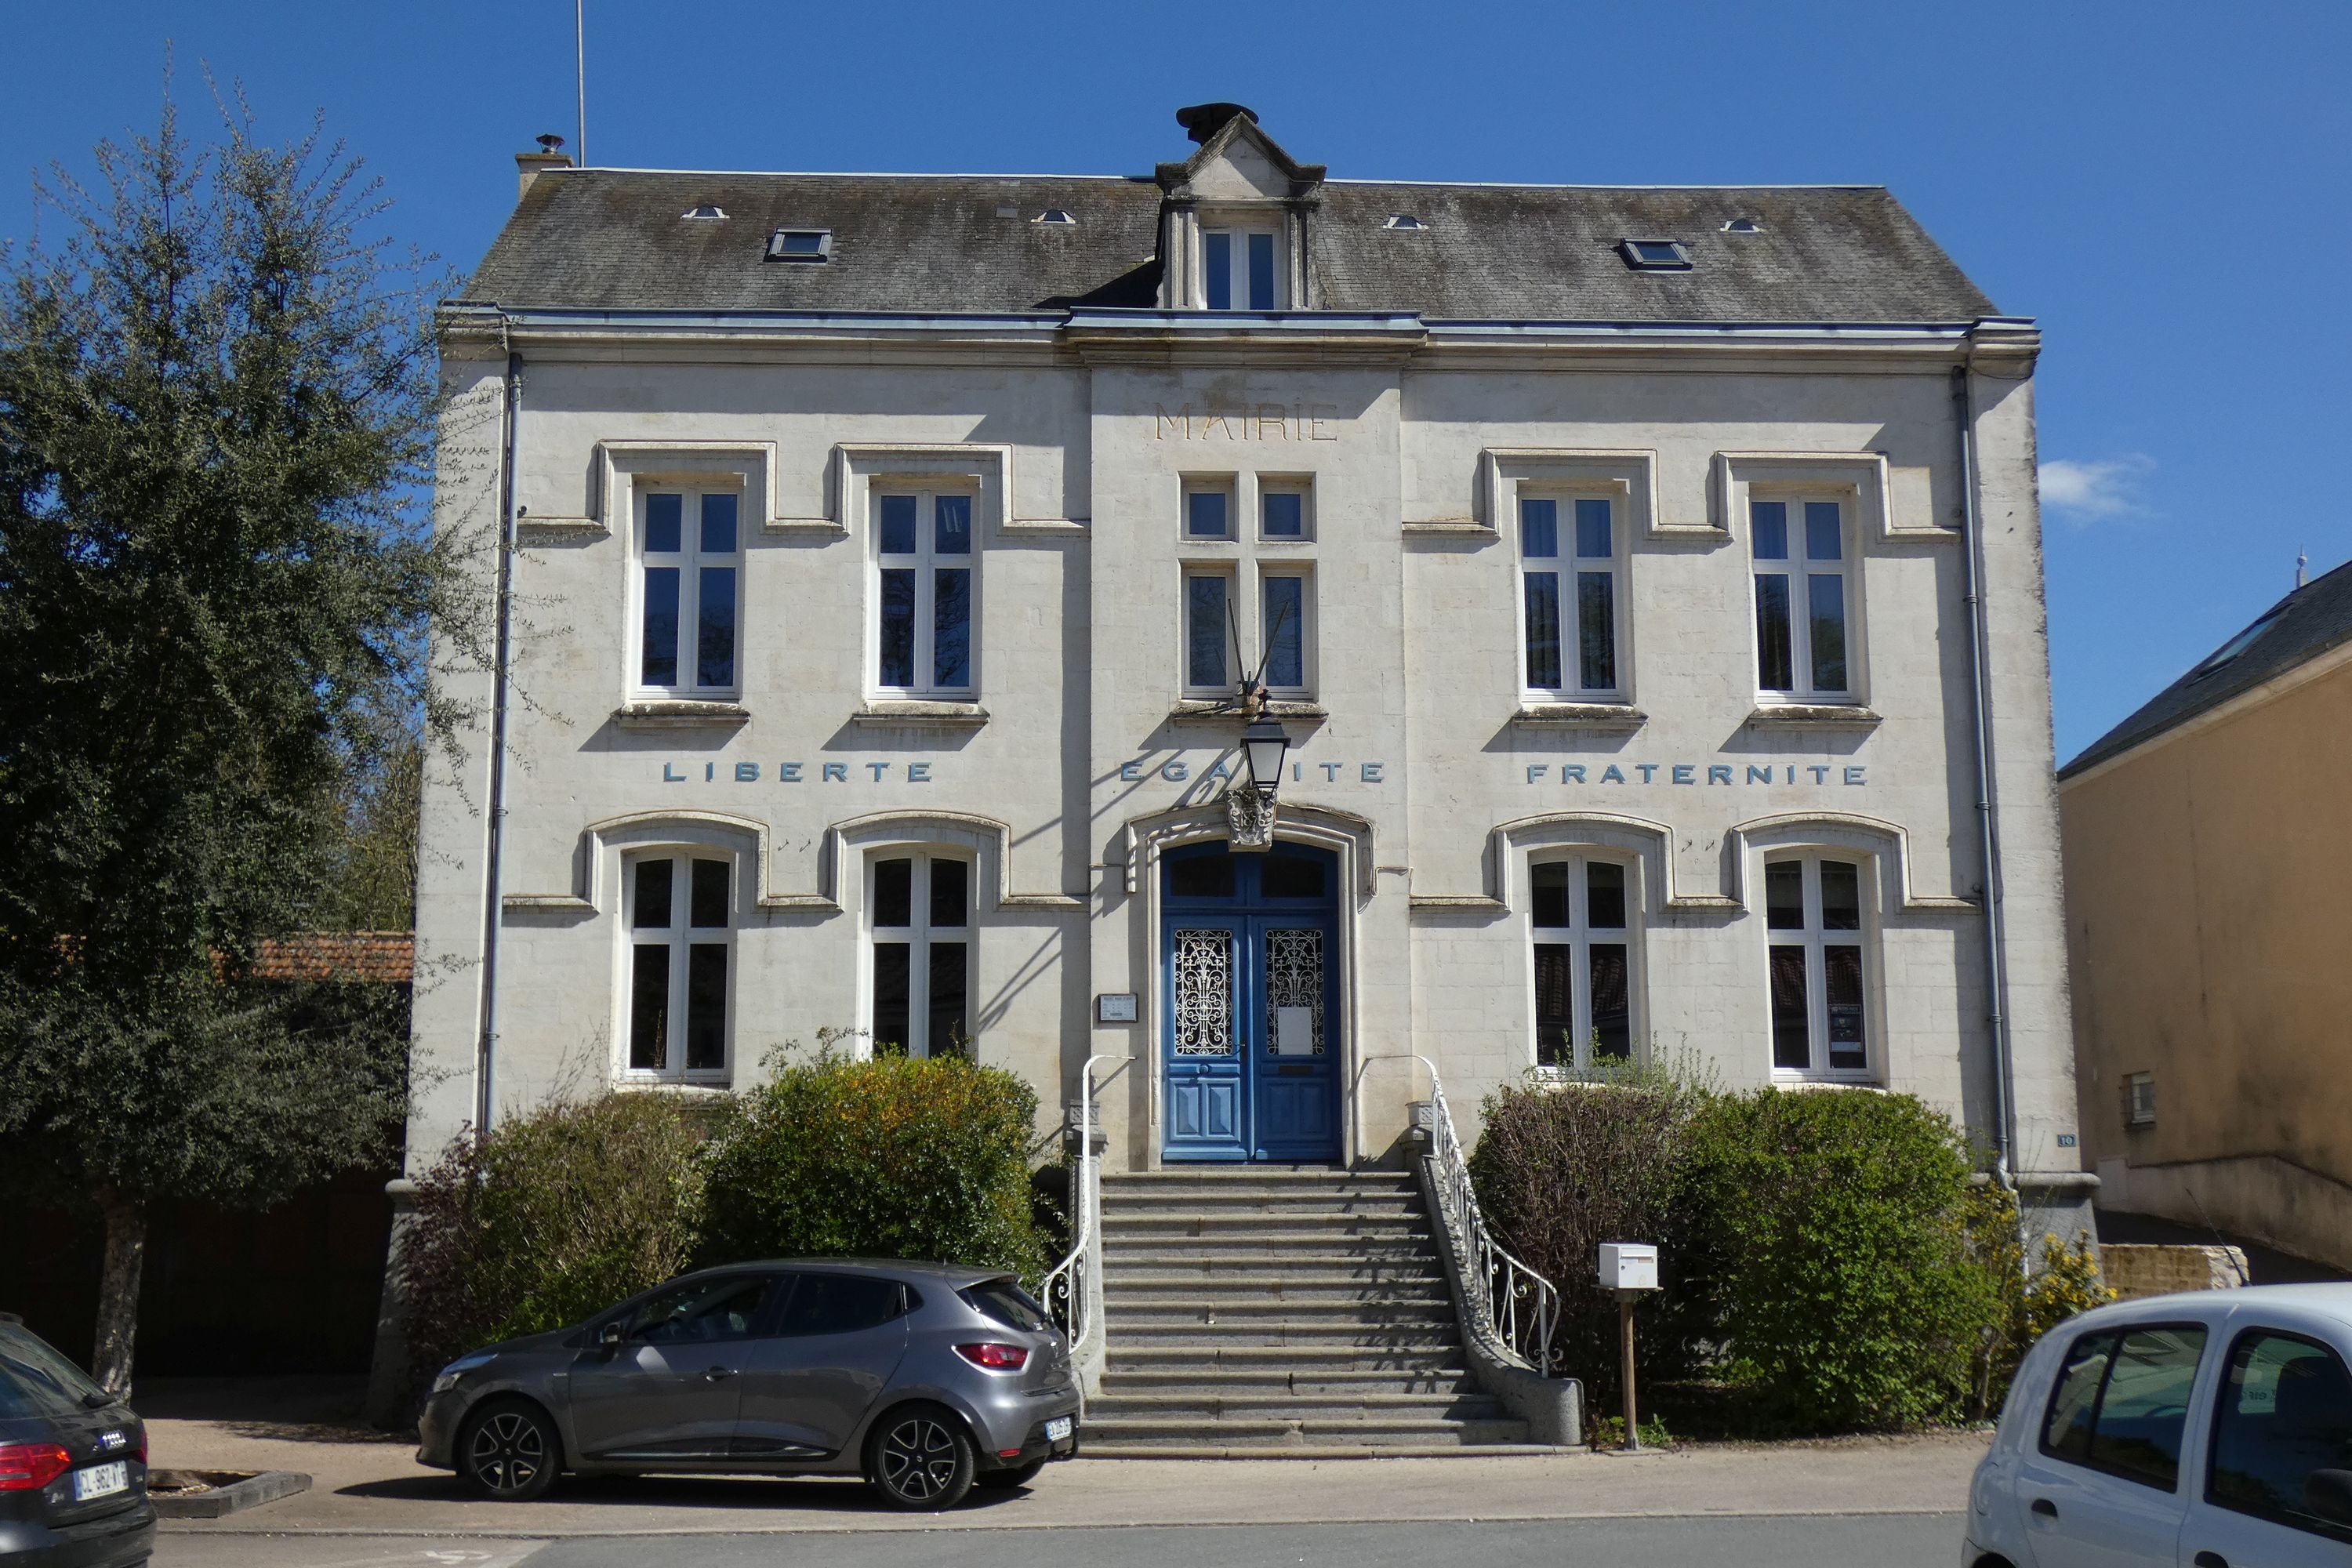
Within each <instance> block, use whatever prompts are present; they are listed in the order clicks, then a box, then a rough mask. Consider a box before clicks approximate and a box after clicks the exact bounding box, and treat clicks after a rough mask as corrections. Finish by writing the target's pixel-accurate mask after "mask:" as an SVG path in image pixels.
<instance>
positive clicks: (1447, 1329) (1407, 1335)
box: [1104, 1320, 1462, 1361]
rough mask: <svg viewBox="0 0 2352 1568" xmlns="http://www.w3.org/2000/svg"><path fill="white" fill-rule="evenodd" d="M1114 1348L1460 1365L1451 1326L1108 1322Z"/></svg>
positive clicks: (1457, 1342)
mask: <svg viewBox="0 0 2352 1568" xmlns="http://www.w3.org/2000/svg"><path fill="white" fill-rule="evenodd" d="M1104 1327H1105V1329H1106V1330H1107V1331H1108V1333H1109V1335H1110V1342H1111V1343H1112V1344H1114V1345H1132V1346H1135V1347H1137V1348H1138V1349H1142V1348H1145V1347H1151V1348H1158V1349H1165V1348H1171V1347H1181V1348H1182V1349H1184V1350H1187V1351H1189V1352H1196V1353H1197V1352H1205V1351H1209V1350H1213V1349H1217V1348H1220V1347H1226V1346H1230V1347H1234V1348H1237V1349H1244V1350H1246V1349H1249V1348H1251V1347H1253V1346H1267V1345H1286V1346H1297V1347H1314V1346H1323V1347H1326V1348H1333V1349H1346V1350H1354V1351H1360V1352H1367V1353H1371V1352H1380V1353H1383V1354H1395V1355H1433V1356H1439V1357H1444V1358H1448V1359H1451V1360H1454V1361H1459V1360H1460V1359H1461V1357H1462V1339H1461V1336H1460V1335H1459V1334H1458V1333H1457V1332H1455V1331H1454V1325H1453V1324H1452V1323H1444V1324H1441V1325H1420V1324H1408V1325H1404V1326H1398V1325H1395V1324H1383V1325H1372V1324H1366V1323H1344V1322H1342V1323H1301V1322H1279V1321H1276V1322H1263V1323H1231V1324H1227V1323H1220V1324H1217V1325H1216V1326H1214V1327H1204V1326H1203V1325H1202V1324H1199V1323H1136V1322H1124V1323H1123V1322H1120V1321H1117V1320H1112V1321H1108V1322H1107V1323H1105V1325H1104Z"/></svg>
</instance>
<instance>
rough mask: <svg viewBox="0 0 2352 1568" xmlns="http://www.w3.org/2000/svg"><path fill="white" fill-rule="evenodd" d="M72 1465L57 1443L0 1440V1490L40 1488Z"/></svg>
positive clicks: (14, 1490) (28, 1490)
mask: <svg viewBox="0 0 2352 1568" xmlns="http://www.w3.org/2000/svg"><path fill="white" fill-rule="evenodd" d="M71 1468H73V1456H72V1455H71V1454H68V1453H67V1452H66V1451H65V1450H64V1449H63V1448H60V1447H58V1446H57V1445H56V1444H55V1443H0V1492H33V1491H38V1490H40V1489H42V1488H43V1487H45V1486H47V1485H48V1484H49V1483H50V1482H51V1481H53V1480H56V1479H58V1477H59V1476H61V1475H64V1474H65V1473H66V1472H67V1471H68V1470H69V1469H71Z"/></svg>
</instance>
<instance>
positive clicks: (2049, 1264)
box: [1969, 1185, 2116, 1418]
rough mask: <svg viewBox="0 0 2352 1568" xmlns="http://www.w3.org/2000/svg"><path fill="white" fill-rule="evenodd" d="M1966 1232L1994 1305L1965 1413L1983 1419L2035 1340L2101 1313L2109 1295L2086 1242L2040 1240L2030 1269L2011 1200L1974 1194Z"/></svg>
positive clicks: (1989, 1191) (1988, 1190) (1989, 1190)
mask: <svg viewBox="0 0 2352 1568" xmlns="http://www.w3.org/2000/svg"><path fill="white" fill-rule="evenodd" d="M1969 1227H1970V1231H1971V1234H1972V1237H1973V1239H1974V1245H1975V1248H1976V1253H1977V1258H1978V1262H1979V1266H1980V1267H1981V1268H1984V1269H1985V1271H1986V1272H1987V1273H1988V1274H1989V1275H1990V1277H1991V1278H1992V1279H1993V1280H1994V1282H1995V1286H1996V1288H1997V1289H1998V1291H1999V1294H2000V1311H1999V1316H1998V1318H1997V1320H1996V1321H1995V1322H1994V1323H1993V1325H1992V1331H1990V1333H1988V1334H1987V1335H1986V1336H1985V1340H1984V1349H1983V1351H1982V1352H1980V1353H1979V1356H1978V1362H1977V1384H1976V1390H1975V1395H1974V1397H1973V1399H1972V1400H1971V1401H1970V1408H1969V1414H1970V1415H1975V1416H1977V1417H1979V1418H1984V1417H1988V1416H1990V1415H1992V1414H1993V1413H1994V1412H1996V1411H1998V1410H1999V1409H2000V1406H2001V1402H2002V1401H2003V1400H2005V1399H2006V1398H2008V1396H2009V1384H2010V1380H2011V1378H2013V1377H2015V1376H2016V1375H2017V1368H2018V1365H2019V1363H2021V1362H2023V1361H2024V1360H2025V1352H2027V1351H2030V1350H2032V1348H2033V1342H2035V1341H2036V1340H2038V1339H2040V1338H2041V1337H2042V1335H2043V1334H2046V1333H2048V1332H2049V1331H2051V1330H2052V1329H2054V1328H2056V1327H2057V1326H2058V1325H2059V1324H2060V1323H2063V1322H2064V1321H2066V1320H2067V1319H2069V1318H2071V1317H2073V1316H2074V1314H2075V1313H2077V1312H2087V1311H2089V1310H2091V1309H2092V1308H2094V1307H2103V1306H2105V1305H2106V1304H2107V1303H2108V1302H2109V1301H2112V1300H2115V1299H2116V1293H2115V1292H2114V1291H2113V1290H2110V1289H2107V1287H2106V1282H2105V1280H2103V1279H2100V1278H2099V1249H2098V1247H2097V1246H2096V1245H2095V1243H2094V1242H2093V1241H2092V1240H2091V1238H2090V1237H2089V1236H2088V1235H2083V1236H2077V1237H2075V1238H2074V1241H2073V1242H2071V1243H2068V1242H2063V1241H2061V1240H2059V1239H2058V1237H2054V1236H2050V1235H2046V1234H2045V1235H2044V1236H2043V1237H2042V1245H2041V1247H2039V1248H2038V1249H2037V1256H2036V1258H2034V1259H2033V1267H2032V1268H2028V1267H2027V1258H2026V1255H2025V1238H2024V1237H2023V1235H2022V1234H2021V1230H2020V1228H2019V1226H2018V1217H2017V1196H2016V1194H2013V1193H2008V1192H2004V1191H2002V1190H2001V1189H2000V1188H1998V1187H1994V1186H1990V1185H1987V1186H1984V1187H1981V1188H1979V1190H1978V1191H1977V1193H1976V1194H1974V1196H1973V1198H1972V1200H1971V1207H1970V1213H1969Z"/></svg>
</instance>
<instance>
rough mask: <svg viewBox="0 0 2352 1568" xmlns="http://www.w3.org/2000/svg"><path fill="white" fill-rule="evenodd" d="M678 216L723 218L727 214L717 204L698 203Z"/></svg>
mask: <svg viewBox="0 0 2352 1568" xmlns="http://www.w3.org/2000/svg"><path fill="white" fill-rule="evenodd" d="M678 216H680V217H690V218H714V217H725V216H727V212H726V209H725V208H723V207H721V206H720V205H719V204H718V203H717V202H698V203H696V204H695V205H693V206H691V207H688V209H687V210H686V211H685V212H683V213H680V214H679V215H678Z"/></svg>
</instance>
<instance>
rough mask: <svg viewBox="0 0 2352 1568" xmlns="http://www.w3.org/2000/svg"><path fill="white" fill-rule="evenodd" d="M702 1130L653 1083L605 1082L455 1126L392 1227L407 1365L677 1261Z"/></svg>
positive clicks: (696, 1197) (425, 1365)
mask: <svg viewBox="0 0 2352 1568" xmlns="http://www.w3.org/2000/svg"><path fill="white" fill-rule="evenodd" d="M700 1143H701V1135H700V1132H699V1131H698V1129H697V1128H696V1126H695V1124H694V1122H693V1121H692V1120H691V1119H690V1117H689V1114H688V1111H687V1110H685V1109H684V1108H683V1107H681V1105H680V1104H679V1102H678V1101H677V1100H675V1099H673V1098H672V1097H670V1096H668V1095H665V1094H658V1093H633V1094H608V1095H604V1096H603V1097H602V1098H600V1099H596V1100H588V1101H586V1102H585V1103H583V1104H578V1105H551V1106H547V1107H544V1108H542V1109H541V1110H534V1111H530V1112H529V1113H527V1114H524V1115H520V1116H516V1117H513V1118H511V1119H509V1121H505V1122H503V1123H502V1124H500V1125H499V1128H498V1129H497V1130H496V1131H493V1132H491V1133H490V1134H489V1135H488V1137H477V1136H475V1135H474V1134H473V1133H471V1132H470V1131H468V1132H467V1133H463V1134H460V1135H459V1136H458V1138H457V1139H456V1140H455V1141H454V1142H452V1143H451V1144H450V1146H449V1148H448V1150H447V1152H445V1153H444V1154H443V1155H442V1157H441V1159H440V1161H439V1162H438V1163H436V1165H435V1166H434V1167H433V1169H432V1170H431V1171H429V1172H428V1173H425V1175H424V1176H423V1177H422V1178H420V1179H419V1180H418V1182H417V1184H416V1185H417V1190H416V1209H415V1217H414V1220H413V1222H412V1223H411V1224H410V1226H408V1228H407V1229H406V1230H405V1231H404V1233H403V1240H402V1244H401V1254H400V1264H399V1267H400V1273H401V1278H402V1280H403V1283H404V1290H405V1295H406V1300H407V1303H408V1307H407V1310H408V1341H409V1348H410V1371H411V1374H412V1377H413V1378H415V1379H418V1380H422V1379H425V1378H429V1377H431V1376H432V1374H433V1373H434V1372H435V1371H436V1369H437V1368H439V1367H440V1366H441V1365H442V1364H443V1363H446V1362H447V1361H448V1360H449V1359H450V1358H452V1357H454V1356H457V1355H458V1354H461V1353H463V1352H466V1351H468V1350H471V1349H473V1348H475V1347H476V1346H478V1345H483V1344H488V1343H491V1342H496V1341H499V1340H507V1339H513V1338H516V1337H518V1336H520V1335H522V1334H530V1333H538V1332H540V1331H543V1330H546V1329H554V1328H562V1326H563V1325H565V1324H567V1323H576V1322H578V1321H581V1320H582V1319H583V1318H585V1317H587V1316H589V1315H590V1314H591V1313H593V1312H595V1311H597V1310H600V1309H602V1308H604V1307H607V1306H610V1305H611V1304H612V1303H613V1302H614V1301H617V1300H621V1299H622V1298H623V1297H625V1296H628V1295H632V1294H634V1293H635V1292H636V1291H639V1290H642V1289H646V1287H648V1286H651V1285H658V1284H659V1283H661V1282H662V1281H663V1280H665V1279H668V1278H669V1277H670V1276H672V1275H674V1274H677V1273H678V1272H680V1271H681V1270H683V1269H684V1268H686V1267H687V1264H688V1259H690V1258H692V1257H693V1255H694V1251H695V1247H696V1243H697V1240H698V1230H699V1224H700V1218H701V1213H702V1173H701V1165H700V1160H699V1153H700Z"/></svg>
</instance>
